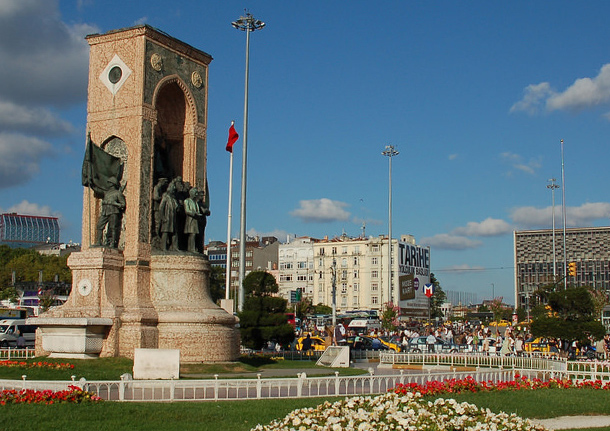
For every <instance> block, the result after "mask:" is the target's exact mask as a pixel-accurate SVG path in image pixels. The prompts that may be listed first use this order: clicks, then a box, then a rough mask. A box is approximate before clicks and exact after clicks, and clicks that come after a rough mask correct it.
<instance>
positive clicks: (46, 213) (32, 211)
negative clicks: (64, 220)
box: [0, 200, 61, 217]
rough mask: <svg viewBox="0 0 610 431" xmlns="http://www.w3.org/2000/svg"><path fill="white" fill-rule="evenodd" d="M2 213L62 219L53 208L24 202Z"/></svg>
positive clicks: (3, 210) (0, 210)
mask: <svg viewBox="0 0 610 431" xmlns="http://www.w3.org/2000/svg"><path fill="white" fill-rule="evenodd" d="M0 212H3V213H17V214H23V215H31V216H42V217H61V213H58V212H54V211H53V210H51V207H49V206H47V205H38V204H37V203H33V202H28V201H26V200H23V201H21V202H19V203H18V204H16V205H13V206H11V207H10V208H7V209H6V210H5V209H2V208H0Z"/></svg>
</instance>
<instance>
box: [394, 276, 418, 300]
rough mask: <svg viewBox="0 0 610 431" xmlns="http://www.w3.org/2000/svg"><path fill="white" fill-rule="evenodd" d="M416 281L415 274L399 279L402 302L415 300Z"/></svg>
mask: <svg viewBox="0 0 610 431" xmlns="http://www.w3.org/2000/svg"><path fill="white" fill-rule="evenodd" d="M414 281H415V280H414V279H413V274H407V275H401V276H399V277H398V283H399V285H400V300H401V301H406V300H407V299H415V287H414Z"/></svg>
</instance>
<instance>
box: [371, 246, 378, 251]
mask: <svg viewBox="0 0 610 431" xmlns="http://www.w3.org/2000/svg"><path fill="white" fill-rule="evenodd" d="M371 250H372V251H373V253H379V246H378V245H374V246H372V247H371Z"/></svg>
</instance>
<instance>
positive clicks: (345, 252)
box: [341, 246, 347, 254]
mask: <svg viewBox="0 0 610 431" xmlns="http://www.w3.org/2000/svg"><path fill="white" fill-rule="evenodd" d="M341 254H347V246H343V247H341Z"/></svg>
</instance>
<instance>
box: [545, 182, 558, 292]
mask: <svg viewBox="0 0 610 431" xmlns="http://www.w3.org/2000/svg"><path fill="white" fill-rule="evenodd" d="M549 181H550V183H551V184H547V186H546V188H547V189H550V190H551V195H552V200H551V202H552V210H551V211H552V214H553V281H554V282H556V281H557V254H556V253H555V189H558V188H559V185H557V184H555V181H557V180H556V179H555V178H551V179H550V180H549Z"/></svg>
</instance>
